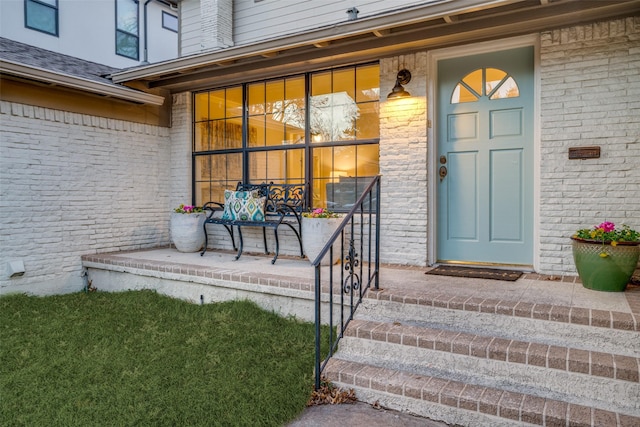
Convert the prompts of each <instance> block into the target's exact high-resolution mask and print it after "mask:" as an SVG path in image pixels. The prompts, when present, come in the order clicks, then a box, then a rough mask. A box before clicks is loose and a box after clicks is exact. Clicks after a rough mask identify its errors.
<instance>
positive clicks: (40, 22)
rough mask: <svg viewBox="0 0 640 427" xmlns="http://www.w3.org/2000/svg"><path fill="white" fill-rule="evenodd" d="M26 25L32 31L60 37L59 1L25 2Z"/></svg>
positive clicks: (37, 0)
mask: <svg viewBox="0 0 640 427" xmlns="http://www.w3.org/2000/svg"><path fill="white" fill-rule="evenodd" d="M24 25H25V27H27V28H31V29H32V30H37V31H42V32H43V33H47V34H51V35H52V36H57V35H58V0H25V2H24Z"/></svg>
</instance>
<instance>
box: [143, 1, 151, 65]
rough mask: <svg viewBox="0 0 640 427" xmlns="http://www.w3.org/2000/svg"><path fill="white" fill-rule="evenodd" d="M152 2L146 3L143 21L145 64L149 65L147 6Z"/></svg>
mask: <svg viewBox="0 0 640 427" xmlns="http://www.w3.org/2000/svg"><path fill="white" fill-rule="evenodd" d="M151 1H152V0H146V1H145V2H144V10H143V19H144V52H143V59H142V63H143V64H145V65H146V64H148V63H149V54H148V51H147V5H148V4H149V3H151Z"/></svg>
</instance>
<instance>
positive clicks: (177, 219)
mask: <svg viewBox="0 0 640 427" xmlns="http://www.w3.org/2000/svg"><path fill="white" fill-rule="evenodd" d="M206 217H207V216H206V214H205V213H190V214H183V213H177V212H172V213H171V224H170V229H169V231H170V232H171V241H172V242H173V244H174V246H175V247H176V249H177V250H178V251H180V252H196V251H199V250H200V249H202V246H204V229H203V225H204V220H205V218H206Z"/></svg>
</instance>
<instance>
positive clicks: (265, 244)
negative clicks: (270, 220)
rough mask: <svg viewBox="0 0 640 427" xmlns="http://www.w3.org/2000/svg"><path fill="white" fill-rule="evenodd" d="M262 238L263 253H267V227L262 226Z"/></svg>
mask: <svg viewBox="0 0 640 427" xmlns="http://www.w3.org/2000/svg"><path fill="white" fill-rule="evenodd" d="M262 240H263V241H264V253H265V254H269V249H268V248H267V228H266V227H262Z"/></svg>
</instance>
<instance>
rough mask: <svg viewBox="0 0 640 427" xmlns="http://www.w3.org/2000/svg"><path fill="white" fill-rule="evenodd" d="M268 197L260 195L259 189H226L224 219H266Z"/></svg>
mask: <svg viewBox="0 0 640 427" xmlns="http://www.w3.org/2000/svg"><path fill="white" fill-rule="evenodd" d="M266 199H267V198H266V197H258V192H257V191H232V190H224V212H223V213H222V218H223V219H230V220H233V221H235V220H242V221H264V203H265V201H266Z"/></svg>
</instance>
